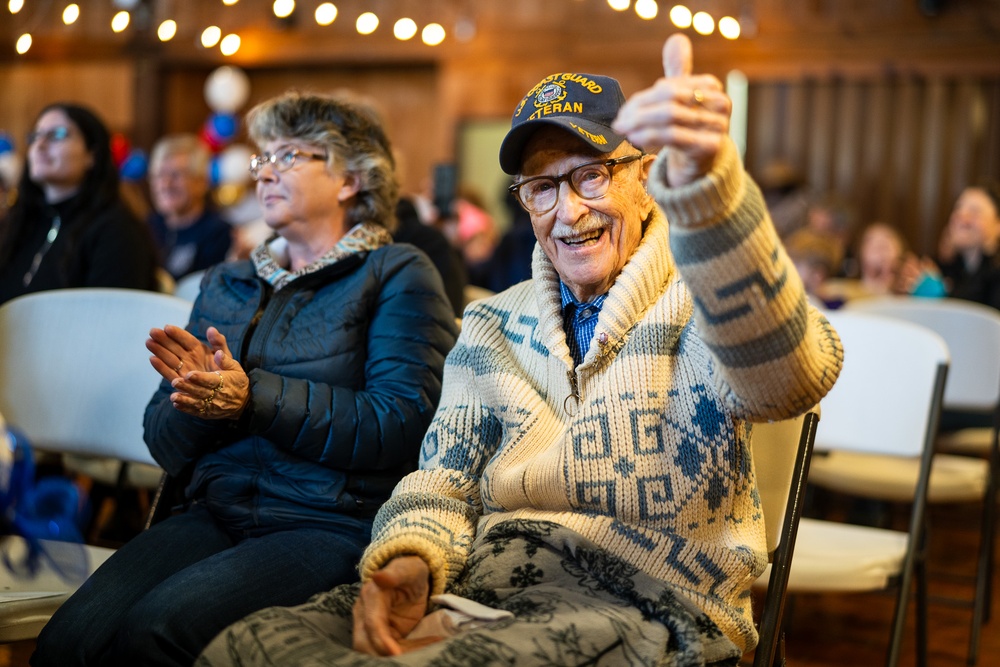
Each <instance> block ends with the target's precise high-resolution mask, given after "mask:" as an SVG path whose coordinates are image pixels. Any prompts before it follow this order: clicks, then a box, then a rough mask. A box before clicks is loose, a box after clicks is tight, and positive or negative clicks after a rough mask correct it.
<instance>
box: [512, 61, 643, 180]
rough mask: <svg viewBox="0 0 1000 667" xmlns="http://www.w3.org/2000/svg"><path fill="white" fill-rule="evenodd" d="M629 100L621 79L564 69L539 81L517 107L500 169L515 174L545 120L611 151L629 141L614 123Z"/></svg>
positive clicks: (603, 149) (603, 150) (605, 150)
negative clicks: (620, 81)
mask: <svg viewBox="0 0 1000 667" xmlns="http://www.w3.org/2000/svg"><path fill="white" fill-rule="evenodd" d="M624 103H625V95H623V94H622V88H621V86H620V85H619V84H618V82H617V81H615V80H614V79H612V78H611V77H608V76H599V75H596V74H575V73H573V72H560V73H558V74H552V75H550V76H547V77H545V78H544V79H542V80H541V81H539V82H538V83H537V84H536V85H535V87H534V88H532V89H531V90H530V91H528V94H527V95H525V96H524V99H523V100H521V103H520V104H518V105H517V109H515V110H514V117H513V118H512V119H511V121H510V132H508V133H507V136H506V137H504V140H503V143H502V144H501V145H500V168H501V169H503V170H504V172H505V173H507V174H511V175H515V174H517V173H518V172H519V171H520V169H521V153H522V151H523V150H524V145H525V144H526V143H527V142H528V139H529V138H530V137H531V135H532V134H533V133H534V132H535V130H537V129H538V128H539V126H540V124H542V123H547V124H550V125H558V126H560V127H564V128H566V129H567V130H569V131H570V132H572V133H573V134H575V135H576V136H578V137H580V139H582V140H583V141H585V142H587V143H588V144H590V145H591V146H593V147H594V148H595V149H597V150H598V151H600V152H601V153H610V152H611V151H613V150H614V149H615V148H617V147H618V144H620V143H621V142H623V141H624V140H625V137H623V136H622V135H620V134H617V133H616V132H615V131H614V130H612V129H611V122H612V121H613V120H614V119H615V116H617V115H618V110H619V109H620V108H621V107H622V105H623V104H624Z"/></svg>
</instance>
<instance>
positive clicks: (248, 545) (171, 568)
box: [32, 93, 457, 666]
mask: <svg viewBox="0 0 1000 667" xmlns="http://www.w3.org/2000/svg"><path fill="white" fill-rule="evenodd" d="M248 127H249V132H250V136H251V138H252V140H253V141H254V142H255V143H256V144H257V146H258V147H259V149H260V153H259V154H258V155H255V156H254V157H253V158H252V159H251V162H250V171H251V174H252V175H253V177H254V179H255V180H256V181H257V197H258V199H259V200H260V204H261V206H262V208H263V213H264V218H265V220H266V222H267V224H268V225H269V226H270V227H271V229H272V230H274V232H275V234H274V236H273V237H272V238H271V239H270V240H268V241H267V242H265V243H263V244H262V245H261V246H259V247H258V248H256V249H255V250H254V251H253V253H252V254H251V258H250V259H248V260H244V261H241V262H230V263H226V264H221V265H217V266H216V267H214V268H212V269H209V271H208V272H207V274H206V276H205V278H204V280H203V282H202V288H201V293H200V295H199V297H198V300H197V301H196V302H195V304H194V310H193V312H192V315H191V321H190V322H189V323H188V325H187V328H186V329H182V328H180V327H176V326H165V327H164V328H163V329H154V330H153V331H152V332H151V333H150V339H149V340H148V341H147V343H146V346H147V348H148V349H149V350H150V352H152V354H153V356H152V358H151V363H152V364H153V367H154V368H156V370H157V372H159V373H160V375H162V376H163V383H162V384H161V387H160V389H159V391H158V392H157V393H156V394H155V395H154V396H153V399H152V401H150V404H149V407H148V408H147V411H146V419H145V429H146V430H145V432H146V441H147V443H148V445H149V448H150V451H151V452H152V454H153V456H154V457H155V458H156V460H157V461H158V462H159V463H160V465H162V466H163V468H164V469H165V470H166V471H167V472H168V473H169V474H170V475H171V476H172V477H174V478H183V479H184V480H185V482H186V489H185V500H186V506H185V510H184V511H183V512H181V513H179V514H175V515H174V516H172V517H170V518H168V519H166V520H165V521H163V522H161V523H158V524H156V525H154V526H153V527H152V528H151V529H149V530H147V531H145V532H143V533H141V534H140V535H138V536H137V537H135V538H133V539H132V540H131V541H130V542H128V543H127V544H126V545H125V546H124V547H123V548H122V549H120V550H119V551H118V552H117V553H116V554H115V555H114V556H112V558H111V559H110V560H108V561H107V563H106V564H105V565H104V566H102V567H101V568H100V569H99V570H98V571H97V572H96V573H95V574H94V575H93V576H92V577H91V578H90V579H89V580H88V581H87V582H86V583H85V584H84V586H83V587H82V588H81V589H80V590H79V592H77V593H76V594H75V595H74V596H73V597H72V598H71V599H70V600H69V601H68V602H67V603H66V604H65V605H63V607H62V608H61V609H60V610H59V611H58V612H57V613H56V615H55V616H53V618H52V620H51V621H50V622H49V624H48V625H47V626H46V627H45V629H44V630H43V631H42V634H41V635H40V636H39V640H38V648H37V652H36V653H35V655H34V656H33V658H32V664H33V665H36V666H38V665H60V666H66V665H83V664H87V665H97V664H107V665H139V664H141V665H190V664H191V663H192V662H194V659H195V657H196V656H197V655H198V653H199V652H200V651H201V649H202V648H203V647H204V645H205V644H207V643H208V641H209V640H210V639H211V638H212V637H213V636H215V635H216V634H217V633H218V632H219V631H220V630H222V629H223V628H224V627H226V626H227V625H229V624H230V623H232V622H234V621H236V620H238V619H240V618H242V617H244V616H246V615H247V614H249V613H250V612H253V611H256V610H258V609H261V608H263V607H266V606H269V605H274V604H281V605H289V604H300V603H302V602H305V601H306V600H307V599H308V598H309V597H310V596H311V595H313V594H314V593H318V592H320V591H325V590H329V589H330V588H332V587H333V586H335V585H337V584H341V583H345V582H348V581H353V580H355V579H356V577H357V570H356V567H357V563H358V560H359V558H360V556H361V553H362V551H363V550H364V548H365V546H366V545H367V544H368V542H369V539H370V535H371V528H372V520H373V518H374V516H375V513H376V511H377V510H378V508H379V507H380V506H381V504H382V503H383V502H384V501H385V500H386V499H387V498H388V497H389V494H390V492H391V491H392V489H393V487H394V485H395V484H396V482H397V481H398V480H399V479H400V478H401V477H402V476H403V475H404V474H406V473H408V472H410V471H412V470H414V469H415V468H416V463H417V455H418V449H419V446H420V441H421V438H422V436H423V434H424V432H425V430H426V429H427V426H428V424H429V423H430V420H431V417H432V416H433V413H434V410H435V408H436V406H437V402H438V398H439V396H440V392H441V376H442V373H443V368H444V359H445V355H446V354H447V353H448V351H449V350H450V348H451V346H452V345H453V344H454V342H455V337H456V335H457V329H456V326H455V321H454V316H453V314H452V310H451V306H450V305H449V303H448V300H447V298H446V296H445V293H444V288H443V286H442V284H441V279H440V277H439V275H438V274H437V271H436V270H435V268H434V266H433V265H432V264H431V262H430V260H428V259H427V257H426V256H425V255H424V254H422V253H420V252H419V251H417V250H416V249H415V248H413V247H412V246H409V245H393V244H392V243H391V240H392V239H391V237H390V235H389V232H390V230H391V229H392V227H393V226H394V222H395V219H394V210H395V207H396V200H397V190H398V187H397V183H396V177H395V173H394V164H393V159H392V154H391V149H390V146H389V142H388V140H387V138H386V135H385V133H384V131H383V129H382V127H381V125H380V124H379V123H378V122H377V120H376V119H375V118H374V116H373V115H372V114H371V113H370V112H369V111H367V110H365V109H363V108H360V107H357V106H355V105H353V104H351V103H349V102H346V101H342V100H338V99H334V98H330V97H323V96H318V95H300V94H296V93H288V94H286V95H283V96H281V97H278V98H275V99H273V100H270V101H268V102H264V103H263V104H261V105H259V106H258V107H256V108H255V109H253V110H252V111H251V112H250V114H249V117H248Z"/></svg>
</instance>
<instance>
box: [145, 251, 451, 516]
mask: <svg viewBox="0 0 1000 667" xmlns="http://www.w3.org/2000/svg"><path fill="white" fill-rule="evenodd" d="M209 326H215V327H216V328H218V329H219V331H221V332H222V333H223V334H224V335H225V336H226V339H227V342H228V344H229V348H230V350H231V351H232V353H233V356H234V357H235V358H236V360H237V361H238V362H240V364H242V366H243V368H244V370H245V371H247V372H248V375H249V377H250V404H249V406H248V408H247V410H246V411H245V413H244V415H243V416H242V418H241V419H240V420H239V421H238V422H237V421H230V420H216V421H213V420H203V419H200V418H197V417H192V416H189V415H186V414H183V413H181V412H178V411H177V410H175V409H174V408H173V407H172V406H171V404H170V401H169V396H170V393H171V391H172V390H171V387H170V385H169V383H167V382H164V383H163V384H162V385H161V387H160V389H159V391H158V392H157V393H156V394H155V395H154V396H153V399H152V400H151V401H150V403H149V406H148V408H147V409H146V419H145V428H146V431H145V433H146V442H147V443H148V444H149V448H150V451H151V452H152V454H153V456H154V457H155V458H156V460H157V461H158V462H159V463H160V465H162V466H163V468H164V469H165V470H166V471H167V472H168V473H170V474H171V475H175V476H176V475H182V474H184V473H185V472H188V471H191V472H192V473H193V474H192V478H191V482H190V484H189V485H188V487H187V491H186V493H187V496H188V497H189V498H190V499H192V500H195V501H198V502H203V503H204V504H205V505H206V506H207V507H208V509H209V510H210V511H211V512H212V513H213V514H214V515H215V516H216V517H217V518H218V519H220V520H221V521H222V522H223V523H224V524H225V525H227V526H228V527H230V528H232V529H236V530H247V531H255V530H265V531H266V530H269V529H270V528H272V527H275V526H279V525H281V526H287V525H288V524H290V523H308V524H314V525H317V524H318V525H336V523H337V521H338V517H339V516H340V515H341V514H348V515H352V516H355V517H362V518H369V517H372V516H374V514H375V512H376V511H377V510H378V508H379V506H380V505H381V504H382V503H383V502H384V501H385V500H386V499H387V498H388V497H389V494H390V493H391V491H392V489H393V487H394V486H395V484H396V482H397V481H398V480H399V479H400V478H401V477H402V476H403V475H404V474H406V473H408V472H410V471H412V470H414V469H415V468H416V464H417V454H418V450H419V447H420V442H421V439H422V438H423V435H424V432H425V431H426V429H427V426H428V425H429V424H430V421H431V418H432V416H433V415H434V410H435V408H436V407H437V402H438V399H439V398H440V394H441V377H442V373H443V370H444V360H445V356H446V355H447V353H448V351H449V350H450V349H451V347H452V345H454V342H455V338H456V336H457V327H456V325H455V321H454V317H453V315H452V311H451V308H450V306H449V304H448V301H447V299H446V298H445V296H444V293H443V291H442V286H441V280H440V278H439V277H438V275H437V273H436V271H435V270H434V267H433V266H432V265H431V263H430V261H429V260H428V259H427V257H426V255H424V254H423V253H421V252H419V251H417V250H416V249H415V248H413V247H412V246H409V245H389V246H385V247H382V248H379V249H377V250H374V251H371V252H368V253H357V254H353V255H350V256H349V257H347V258H345V259H343V260H341V261H339V262H337V263H335V264H333V265H331V266H328V267H325V268H323V269H321V270H319V271H317V272H316V273H313V274H310V275H308V276H305V277H301V278H298V279H296V280H295V281H293V282H292V283H290V284H289V285H288V286H286V287H285V288H283V289H281V290H279V291H277V292H274V291H273V290H272V289H271V287H270V286H269V285H268V284H267V283H265V282H264V281H263V280H261V279H260V278H259V277H258V276H257V275H256V273H255V271H254V268H253V265H252V263H251V262H250V261H243V262H236V263H228V264H221V265H218V266H216V267H214V268H212V269H209V271H208V273H207V274H206V277H205V280H204V282H203V283H202V290H201V294H200V295H199V297H198V300H197V301H196V303H195V305H194V310H193V312H192V315H191V322H190V323H189V325H188V330H189V331H190V332H191V333H193V334H194V335H195V336H197V337H199V338H200V339H201V340H204V339H205V330H206V329H207V327H209Z"/></svg>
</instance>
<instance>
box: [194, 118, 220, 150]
mask: <svg viewBox="0 0 1000 667" xmlns="http://www.w3.org/2000/svg"><path fill="white" fill-rule="evenodd" d="M198 138H199V139H201V142H202V143H203V144H205V145H206V146H208V150H210V151H212V152H213V153H218V152H219V151H221V150H222V148H223V146H225V145H226V142H225V141H223V140H222V139H220V138H219V137H218V136H216V134H215V132H213V131H212V128H211V126H210V125H209V123H205V124H204V125H202V127H201V132H199V133H198Z"/></svg>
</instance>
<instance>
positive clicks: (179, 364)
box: [174, 359, 184, 375]
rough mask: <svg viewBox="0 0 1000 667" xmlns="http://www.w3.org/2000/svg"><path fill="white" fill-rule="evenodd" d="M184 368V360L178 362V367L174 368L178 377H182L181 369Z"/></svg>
mask: <svg viewBox="0 0 1000 667" xmlns="http://www.w3.org/2000/svg"><path fill="white" fill-rule="evenodd" d="M183 366H184V360H183V359H181V360H180V361H179V362H177V366H176V367H175V368H174V372H175V373H177V374H178V375H180V372H181V368H182V367H183Z"/></svg>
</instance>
